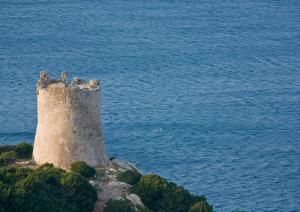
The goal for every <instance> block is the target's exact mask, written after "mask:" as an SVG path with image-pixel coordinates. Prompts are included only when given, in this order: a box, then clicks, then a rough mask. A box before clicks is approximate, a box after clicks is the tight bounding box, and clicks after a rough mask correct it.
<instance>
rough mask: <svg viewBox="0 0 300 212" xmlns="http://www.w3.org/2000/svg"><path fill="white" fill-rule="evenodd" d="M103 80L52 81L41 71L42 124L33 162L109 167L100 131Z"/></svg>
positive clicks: (38, 96)
mask: <svg viewBox="0 0 300 212" xmlns="http://www.w3.org/2000/svg"><path fill="white" fill-rule="evenodd" d="M99 90H100V89H99V81H97V80H90V81H89V83H85V82H84V81H83V80H80V79H78V78H74V80H73V82H72V84H71V85H68V84H67V82H66V72H63V73H62V76H61V79H60V80H50V79H49V78H48V75H47V73H46V72H41V74H40V80H39V82H38V85H37V107H38V125H37V129H36V134H35V141H34V149H33V160H34V161H35V162H36V163H37V164H43V163H53V164H54V165H55V166H57V167H60V168H64V169H69V168H70V165H71V164H72V163H73V162H75V161H85V162H86V163H87V164H89V165H92V166H103V165H105V164H106V161H107V159H106V154H105V146H104V142H103V135H102V130H101V128H100V118H99V116H100V111H99V102H100V101H99V98H100V97H99Z"/></svg>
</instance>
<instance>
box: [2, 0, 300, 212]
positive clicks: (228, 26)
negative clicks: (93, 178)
mask: <svg viewBox="0 0 300 212" xmlns="http://www.w3.org/2000/svg"><path fill="white" fill-rule="evenodd" d="M41 70H48V71H49V74H50V76H51V77H53V78H58V77H59V74H60V72H61V71H62V70H67V71H68V72H69V75H70V78H72V77H74V76H79V77H81V78H84V79H89V78H97V79H101V88H102V89H101V121H102V127H103V130H104V135H105V142H106V146H107V149H108V153H109V155H110V156H115V157H117V158H120V159H123V160H128V161H131V162H133V163H135V164H137V166H138V167H139V168H140V169H141V170H142V171H144V172H145V173H150V172H154V173H157V174H159V175H162V176H163V177H165V178H167V179H169V180H171V181H174V182H176V183H177V184H179V185H182V186H185V187H186V188H187V189H189V190H190V191H191V192H192V193H194V194H199V195H205V196H206V197H207V199H208V201H209V202H210V203H212V204H213V205H214V208H215V210H216V211H234V210H235V211H300V1H299V0H236V1H234V0H223V1H221V0H185V1H184V0H149V1H146V0H127V1H125V0H68V1H67V0H51V1H50V0H0V143H2V144H6V143H17V142H20V141H27V142H33V140H34V134H35V128H36V124H37V119H36V112H37V110H36V89H35V85H36V82H37V80H38V75H39V71H41Z"/></svg>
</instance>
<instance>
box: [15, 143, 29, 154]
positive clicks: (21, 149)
mask: <svg viewBox="0 0 300 212" xmlns="http://www.w3.org/2000/svg"><path fill="white" fill-rule="evenodd" d="M32 150H33V146H32V145H31V144H27V143H20V144H17V145H16V147H15V151H16V153H17V156H18V158H31V156H32Z"/></svg>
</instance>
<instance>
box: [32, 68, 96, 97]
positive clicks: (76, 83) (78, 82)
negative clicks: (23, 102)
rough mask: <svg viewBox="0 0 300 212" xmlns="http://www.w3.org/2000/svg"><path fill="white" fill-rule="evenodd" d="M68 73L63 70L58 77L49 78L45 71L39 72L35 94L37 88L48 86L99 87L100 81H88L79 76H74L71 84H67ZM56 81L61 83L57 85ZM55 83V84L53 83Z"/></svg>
mask: <svg viewBox="0 0 300 212" xmlns="http://www.w3.org/2000/svg"><path fill="white" fill-rule="evenodd" d="M67 77H68V73H67V72H66V71H63V72H62V73H61V75H60V78H59V79H51V78H50V77H49V75H48V73H47V72H46V71H41V72H40V79H39V81H38V83H37V94H39V91H38V90H39V89H47V88H48V86H50V85H51V87H61V86H62V85H63V87H67V88H70V89H77V88H79V89H87V90H96V89H99V88H100V81H99V80H94V79H93V80H89V81H88V82H86V81H84V80H83V79H80V78H79V77H74V78H73V80H72V82H71V84H68V81H67ZM58 83H62V84H60V85H58ZM53 84H57V85H53Z"/></svg>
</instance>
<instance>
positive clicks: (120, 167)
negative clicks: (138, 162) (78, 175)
mask: <svg viewBox="0 0 300 212" xmlns="http://www.w3.org/2000/svg"><path fill="white" fill-rule="evenodd" d="M126 170H136V171H138V172H140V171H139V170H138V169H137V168H136V167H135V166H134V165H133V164H131V163H129V162H126V161H120V160H117V159H114V160H112V161H109V163H108V165H107V166H106V167H105V168H97V176H96V177H95V178H94V179H93V180H90V181H89V182H90V184H91V185H93V186H94V187H95V188H96V189H97V192H98V201H97V203H96V208H95V212H101V211H103V208H104V206H105V202H107V201H108V200H109V199H128V200H129V201H130V202H131V203H132V204H133V205H134V206H135V207H137V208H144V207H145V206H144V204H143V202H142V201H141V199H140V197H139V196H138V195H136V194H133V193H131V192H130V188H131V185H129V184H127V183H124V182H119V181H118V180H117V176H118V174H119V173H120V172H124V171H126ZM140 173H141V172H140Z"/></svg>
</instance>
